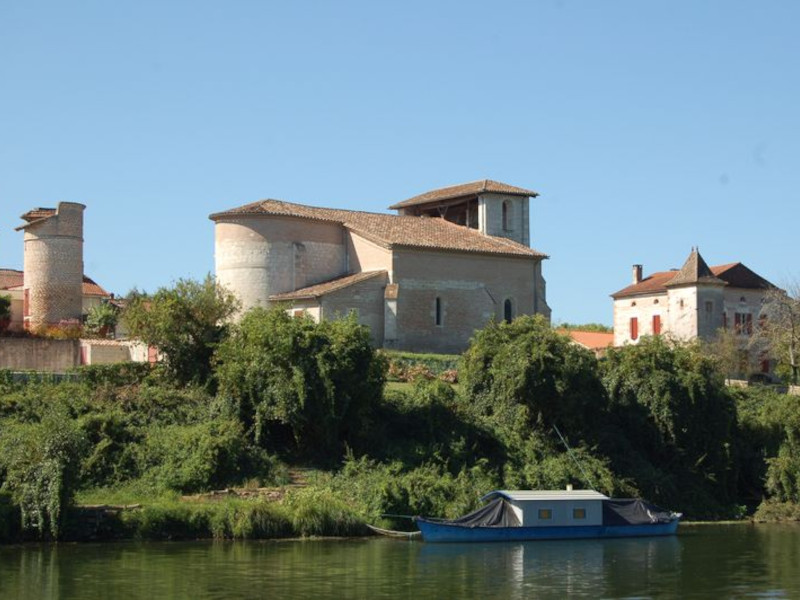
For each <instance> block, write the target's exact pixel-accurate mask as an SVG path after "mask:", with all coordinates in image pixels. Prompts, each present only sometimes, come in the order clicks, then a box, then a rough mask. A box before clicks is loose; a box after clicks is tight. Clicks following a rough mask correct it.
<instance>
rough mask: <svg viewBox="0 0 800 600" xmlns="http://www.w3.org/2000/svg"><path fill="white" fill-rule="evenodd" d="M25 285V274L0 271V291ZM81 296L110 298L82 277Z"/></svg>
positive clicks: (97, 285)
mask: <svg viewBox="0 0 800 600" xmlns="http://www.w3.org/2000/svg"><path fill="white" fill-rule="evenodd" d="M24 283H25V274H24V273H23V272H22V271H17V270H16V269H0V290H11V289H16V288H20V289H21V288H22V286H23V285H24ZM82 292H83V295H84V296H101V297H103V298H105V297H108V296H110V295H111V294H109V293H108V292H107V291H106V290H104V289H103V288H102V286H100V285H99V284H98V283H96V282H95V281H94V279H92V278H90V277H87V276H86V275H84V276H83V290H82Z"/></svg>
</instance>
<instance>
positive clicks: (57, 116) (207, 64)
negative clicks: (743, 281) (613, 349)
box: [0, 0, 800, 325]
mask: <svg viewBox="0 0 800 600" xmlns="http://www.w3.org/2000/svg"><path fill="white" fill-rule="evenodd" d="M798 24H800V2H795V1H793V0H786V1H780V0H764V1H762V2H753V1H738V0H718V1H712V0H685V1H681V0H673V1H658V0H652V1H649V2H641V1H638V0H631V1H622V0H619V1H618V0H604V1H602V2H598V1H596V0H583V1H577V0H576V1H571V0H538V1H534V0H529V1H525V2H504V1H494V2H491V3H490V2H486V1H481V2H477V1H475V2H473V1H467V0H458V1H440V2H437V1H433V0H427V1H423V2H418V1H415V0H403V1H402V2H399V1H398V2H375V1H365V2H351V1H348V0H338V1H335V2H334V1H329V2H322V1H319V2H316V1H302V0H297V1H294V2H287V1H283V2H278V1H267V0H262V1H245V0H229V1H226V2H222V1H217V2H209V1H205V0H191V1H183V0H170V1H163V0H158V1H153V0H137V1H136V2H108V1H106V0H102V1H101V0H98V1H92V0H79V1H76V2H62V1H41V0H0V267H5V268H16V269H21V268H22V252H23V241H22V239H23V236H22V233H21V232H15V231H14V228H15V227H17V226H18V225H20V224H22V223H23V222H22V220H21V219H20V218H19V217H20V215H21V214H23V213H24V212H26V211H28V210H29V209H31V208H34V207H54V206H56V204H57V203H58V202H60V201H69V202H80V203H83V204H85V205H86V206H87V209H86V212H85V229H84V238H85V244H84V264H85V272H86V274H87V275H89V276H90V277H92V278H93V279H95V280H96V281H97V282H98V283H100V284H101V285H102V286H103V287H105V288H106V289H107V290H109V291H111V292H114V293H116V294H121V295H124V294H125V293H126V292H127V291H128V290H130V289H132V288H137V289H140V290H145V291H151V292H152V291H155V290H156V289H157V288H159V287H162V286H169V285H171V284H172V283H174V282H175V281H176V280H177V279H179V278H187V277H188V278H196V279H199V278H203V277H204V276H205V275H206V274H207V273H210V272H213V270H214V241H213V240H214V237H213V236H214V234H213V223H212V222H211V221H210V220H209V219H208V215H209V214H211V213H214V212H219V211H223V210H227V209H230V208H233V207H236V206H240V205H243V204H247V203H250V202H254V201H257V200H260V199H265V198H275V199H281V200H286V201H289V202H297V203H301V204H310V205H315V206H327V207H334V208H345V209H353V210H365V211H373V212H384V211H385V212H389V211H388V210H387V207H388V206H389V205H390V204H392V203H394V202H398V201H400V200H404V199H406V198H409V197H411V196H414V195H417V194H419V193H422V192H425V191H428V190H431V189H435V188H439V187H444V186H448V185H454V184H458V183H464V182H468V181H475V180H479V179H487V178H488V179H495V180H499V181H502V182H505V183H509V184H511V185H515V186H519V187H524V188H528V189H533V190H536V191H538V192H539V194H540V196H539V197H537V198H535V199H533V200H532V201H531V245H532V246H533V247H534V248H536V249H537V250H540V251H542V252H544V253H546V254H548V255H549V256H550V258H549V260H547V261H546V262H545V264H544V268H543V272H544V276H545V279H546V280H547V300H548V303H549V304H550V306H551V308H552V318H553V321H554V322H556V323H563V322H569V323H589V322H598V323H604V324H607V325H610V324H611V323H612V302H611V299H610V298H609V295H610V294H611V293H613V292H615V291H617V290H619V289H621V288H623V287H625V286H626V285H628V284H629V283H630V280H631V265H632V264H634V263H639V264H643V265H644V272H645V275H647V274H648V273H651V272H653V271H661V270H667V269H669V268H673V267H680V266H681V264H682V263H683V261H684V260H685V259H686V257H687V256H688V255H689V253H690V251H691V248H692V246H698V247H699V248H700V252H701V254H702V255H703V257H704V258H705V259H706V261H707V262H708V263H709V264H711V265H716V264H724V263H729V262H736V261H741V262H743V263H744V264H746V265H747V266H748V267H750V268H752V269H753V270H755V271H756V272H757V273H759V274H760V275H762V276H763V277H765V278H766V279H768V280H770V281H772V282H773V283H776V284H784V283H787V282H790V281H793V280H796V279H798V278H800V266H799V265H798V260H797V258H798V252H797V249H796V245H795V241H796V235H795V232H796V230H797V226H798V216H800V205H799V204H798V199H799V198H798V190H800V67H799V66H798V65H800V36H799V35H797V28H798ZM792 248H795V250H792Z"/></svg>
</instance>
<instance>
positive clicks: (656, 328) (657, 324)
mask: <svg viewBox="0 0 800 600" xmlns="http://www.w3.org/2000/svg"><path fill="white" fill-rule="evenodd" d="M660 333H661V315H653V335H658V334H660Z"/></svg>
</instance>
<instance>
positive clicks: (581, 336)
mask: <svg viewBox="0 0 800 600" xmlns="http://www.w3.org/2000/svg"><path fill="white" fill-rule="evenodd" d="M558 333H561V334H564V335H568V336H569V337H570V338H571V339H572V341H573V342H575V343H576V344H580V345H581V346H583V347H584V348H588V349H589V350H605V349H606V348H608V347H609V346H613V345H614V334H613V333H605V332H601V331H574V330H568V331H565V330H559V331H558Z"/></svg>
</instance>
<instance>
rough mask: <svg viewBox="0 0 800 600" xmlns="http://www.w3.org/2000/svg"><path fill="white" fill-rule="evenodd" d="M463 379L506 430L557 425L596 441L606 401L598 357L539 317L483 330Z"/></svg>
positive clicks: (483, 410)
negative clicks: (598, 369)
mask: <svg viewBox="0 0 800 600" xmlns="http://www.w3.org/2000/svg"><path fill="white" fill-rule="evenodd" d="M459 380H460V381H461V384H462V390H463V393H464V396H465V398H466V399H467V401H468V402H469V403H470V404H471V405H472V406H473V407H474V410H475V411H476V413H477V414H478V415H480V416H482V417H484V418H488V419H490V420H491V421H493V422H494V424H495V425H496V426H498V427H499V429H500V430H501V431H505V432H506V433H509V432H513V431H517V432H518V433H521V434H523V435H524V434H525V432H528V431H530V430H531V429H532V428H537V429H541V430H544V431H546V432H549V431H551V429H552V426H553V425H556V426H558V427H559V428H560V429H562V430H563V431H564V432H565V433H567V434H568V435H571V436H574V437H576V438H579V439H595V438H596V435H595V434H596V432H597V426H598V423H599V419H600V418H601V415H602V412H603V409H604V407H605V405H606V399H605V390H604V389H603V386H602V384H601V382H600V378H599V375H598V371H597V360H596V359H595V357H594V355H593V354H592V353H591V352H589V351H588V350H585V349H583V348H580V347H579V346H576V345H575V344H572V343H571V342H570V340H569V338H567V337H566V336H563V335H560V334H558V333H557V332H556V331H554V330H553V329H552V328H551V327H550V325H549V323H548V322H547V321H546V320H545V319H544V318H543V317H541V316H539V315H537V316H534V317H531V316H525V317H520V318H518V319H515V320H514V321H513V322H511V323H505V322H503V323H497V322H491V323H489V325H487V326H486V327H485V328H484V329H482V330H481V331H479V332H478V333H477V334H476V335H475V337H474V338H473V340H472V343H471V344H470V347H469V348H468V349H467V351H466V352H465V353H464V355H463V357H462V362H461V366H460V368H459Z"/></svg>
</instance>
